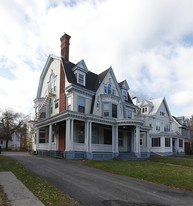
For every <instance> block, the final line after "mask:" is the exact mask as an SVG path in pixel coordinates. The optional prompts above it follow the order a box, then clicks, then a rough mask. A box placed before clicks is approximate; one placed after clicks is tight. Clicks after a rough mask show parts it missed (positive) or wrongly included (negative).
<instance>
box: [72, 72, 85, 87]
mask: <svg viewBox="0 0 193 206" xmlns="http://www.w3.org/2000/svg"><path fill="white" fill-rule="evenodd" d="M74 74H76V77H77V83H78V84H81V85H83V86H85V83H86V74H85V73H84V72H81V71H77V70H76V71H75V72H74ZM79 75H83V77H84V78H83V83H82V82H80V81H79Z"/></svg>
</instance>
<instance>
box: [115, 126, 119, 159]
mask: <svg viewBox="0 0 193 206" xmlns="http://www.w3.org/2000/svg"><path fill="white" fill-rule="evenodd" d="M115 153H117V155H118V153H119V141H118V126H115Z"/></svg>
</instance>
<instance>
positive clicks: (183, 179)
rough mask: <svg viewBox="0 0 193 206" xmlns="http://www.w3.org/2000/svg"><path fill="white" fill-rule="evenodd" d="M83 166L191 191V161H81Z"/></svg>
mask: <svg viewBox="0 0 193 206" xmlns="http://www.w3.org/2000/svg"><path fill="white" fill-rule="evenodd" d="M81 163H82V164H83V165H87V166H90V167H94V168H97V169H102V170H105V171H109V172H112V173H117V174H120V175H125V176H129V177H134V178H138V179H142V180H146V181H150V182H154V183H159V184H165V185H169V186H173V187H177V188H181V189H185V190H189V191H193V161H188V160H177V159H169V158H151V159H150V160H149V161H119V160H105V161H92V160H88V161H81Z"/></svg>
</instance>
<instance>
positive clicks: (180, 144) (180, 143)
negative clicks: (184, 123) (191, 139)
mask: <svg viewBox="0 0 193 206" xmlns="http://www.w3.org/2000/svg"><path fill="white" fill-rule="evenodd" d="M179 147H180V148H183V139H179Z"/></svg>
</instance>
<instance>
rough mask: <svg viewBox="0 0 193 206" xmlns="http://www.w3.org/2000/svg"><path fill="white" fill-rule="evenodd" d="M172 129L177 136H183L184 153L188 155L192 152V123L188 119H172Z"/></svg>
mask: <svg viewBox="0 0 193 206" xmlns="http://www.w3.org/2000/svg"><path fill="white" fill-rule="evenodd" d="M172 118H173V122H172V129H173V131H174V132H176V133H177V134H179V135H182V136H184V138H185V139H184V140H185V152H187V153H190V151H193V128H192V121H191V120H190V119H188V118H185V117H184V116H182V117H174V116H173V117H172Z"/></svg>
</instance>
